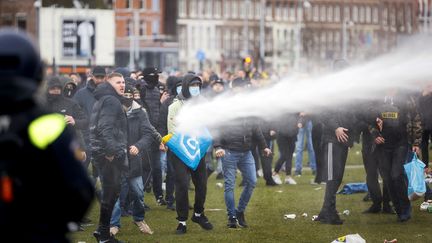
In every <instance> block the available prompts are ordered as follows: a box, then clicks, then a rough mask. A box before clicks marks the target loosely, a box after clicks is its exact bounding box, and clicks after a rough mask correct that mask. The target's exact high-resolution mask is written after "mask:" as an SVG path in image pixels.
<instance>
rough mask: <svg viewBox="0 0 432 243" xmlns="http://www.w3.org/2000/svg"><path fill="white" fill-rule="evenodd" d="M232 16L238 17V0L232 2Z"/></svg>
mask: <svg viewBox="0 0 432 243" xmlns="http://www.w3.org/2000/svg"><path fill="white" fill-rule="evenodd" d="M231 16H232V17H233V18H234V19H236V18H238V1H237V0H234V1H233V2H232V12H231Z"/></svg>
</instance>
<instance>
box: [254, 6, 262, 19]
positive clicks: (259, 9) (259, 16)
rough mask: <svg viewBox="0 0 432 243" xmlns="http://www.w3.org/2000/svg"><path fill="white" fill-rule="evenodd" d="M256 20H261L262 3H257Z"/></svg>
mask: <svg viewBox="0 0 432 243" xmlns="http://www.w3.org/2000/svg"><path fill="white" fill-rule="evenodd" d="M255 18H256V19H260V18H261V3H260V2H256V3H255Z"/></svg>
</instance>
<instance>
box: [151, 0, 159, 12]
mask: <svg viewBox="0 0 432 243" xmlns="http://www.w3.org/2000/svg"><path fill="white" fill-rule="evenodd" d="M159 8H160V7H159V0H152V10H153V11H155V12H159Z"/></svg>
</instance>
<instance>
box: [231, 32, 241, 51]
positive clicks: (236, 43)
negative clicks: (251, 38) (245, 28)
mask: <svg viewBox="0 0 432 243" xmlns="http://www.w3.org/2000/svg"><path fill="white" fill-rule="evenodd" d="M240 39H241V38H239V33H238V32H237V31H233V33H232V38H231V47H232V51H236V50H238V49H239V40H240ZM242 40H243V39H242Z"/></svg>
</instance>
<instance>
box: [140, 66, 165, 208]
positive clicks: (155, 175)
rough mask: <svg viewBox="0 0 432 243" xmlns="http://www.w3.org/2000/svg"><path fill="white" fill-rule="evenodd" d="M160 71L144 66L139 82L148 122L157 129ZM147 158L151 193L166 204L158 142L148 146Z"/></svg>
mask: <svg viewBox="0 0 432 243" xmlns="http://www.w3.org/2000/svg"><path fill="white" fill-rule="evenodd" d="M159 73H160V71H159V70H158V69H157V68H154V67H148V68H145V69H144V71H143V75H144V83H143V84H141V90H140V94H141V100H142V102H143V106H144V107H145V108H146V110H147V112H148V114H149V118H150V123H151V124H152V125H153V126H154V127H155V128H156V130H158V131H159V113H160V105H161V103H160V91H159V88H158V87H157V85H158V83H159ZM148 150H149V155H150V156H149V157H150V158H149V159H150V162H149V163H150V165H151V169H152V179H153V193H154V195H155V198H156V202H157V203H158V205H166V202H165V200H164V198H163V191H162V169H161V161H160V149H159V144H158V143H153V145H152V146H150V148H149V149H148Z"/></svg>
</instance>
